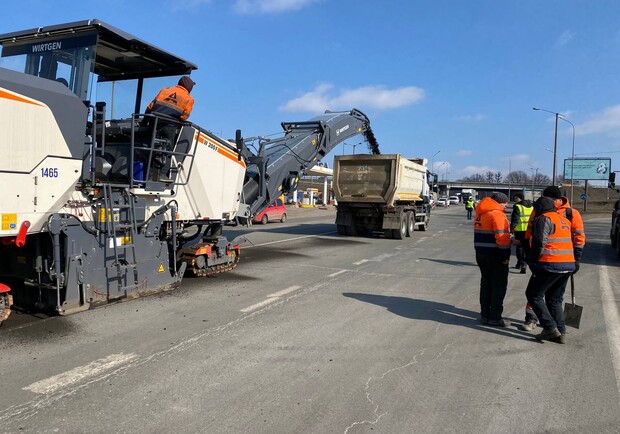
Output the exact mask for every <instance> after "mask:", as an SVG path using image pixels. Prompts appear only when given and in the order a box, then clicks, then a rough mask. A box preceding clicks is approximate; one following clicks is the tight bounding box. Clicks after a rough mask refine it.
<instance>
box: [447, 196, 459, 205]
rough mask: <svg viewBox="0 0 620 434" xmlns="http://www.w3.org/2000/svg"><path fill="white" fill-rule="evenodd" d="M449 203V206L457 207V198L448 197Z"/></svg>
mask: <svg viewBox="0 0 620 434" xmlns="http://www.w3.org/2000/svg"><path fill="white" fill-rule="evenodd" d="M448 200H449V201H450V205H458V204H459V197H458V196H450V199H448Z"/></svg>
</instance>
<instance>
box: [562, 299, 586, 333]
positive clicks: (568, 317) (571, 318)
mask: <svg viewBox="0 0 620 434" xmlns="http://www.w3.org/2000/svg"><path fill="white" fill-rule="evenodd" d="M582 311H583V307H582V306H578V305H576V304H571V303H566V304H564V321H565V322H566V325H567V326H569V327H574V328H576V329H578V328H579V324H580V323H581V313H582Z"/></svg>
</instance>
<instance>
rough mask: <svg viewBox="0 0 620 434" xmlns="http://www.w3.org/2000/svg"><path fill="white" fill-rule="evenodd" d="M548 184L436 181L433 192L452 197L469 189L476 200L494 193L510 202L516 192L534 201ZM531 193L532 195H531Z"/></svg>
mask: <svg viewBox="0 0 620 434" xmlns="http://www.w3.org/2000/svg"><path fill="white" fill-rule="evenodd" d="M548 186H549V184H532V183H531V182H530V183H510V184H507V183H504V182H491V183H490V182H471V181H446V180H444V181H438V182H437V184H436V186H435V188H434V191H435V193H438V196H439V197H440V196H451V195H452V196H453V195H456V194H457V193H461V192H462V191H463V189H466V188H470V189H474V190H476V191H477V192H478V198H479V199H480V198H482V197H486V196H490V195H491V194H493V193H494V192H501V193H504V194H506V195H507V196H508V197H509V198H510V199H511V200H512V195H513V194H515V193H516V192H522V193H523V194H524V195H525V198H526V199H535V198H537V197H539V196H540V194H541V193H542V191H543V190H544V189H545V188H546V187H548ZM532 192H533V193H532Z"/></svg>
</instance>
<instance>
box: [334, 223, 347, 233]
mask: <svg viewBox="0 0 620 434" xmlns="http://www.w3.org/2000/svg"><path fill="white" fill-rule="evenodd" d="M336 230H337V231H338V235H346V234H347V227H346V226H345V225H336Z"/></svg>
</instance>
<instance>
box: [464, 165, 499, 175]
mask: <svg viewBox="0 0 620 434" xmlns="http://www.w3.org/2000/svg"><path fill="white" fill-rule="evenodd" d="M497 171H498V170H497V169H494V168H492V167H489V166H467V167H464V168H462V169H461V170H459V173H462V174H463V175H465V176H471V175H475V174H476V173H480V174H481V175H484V174H485V173H487V172H493V173H495V172H497Z"/></svg>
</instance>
